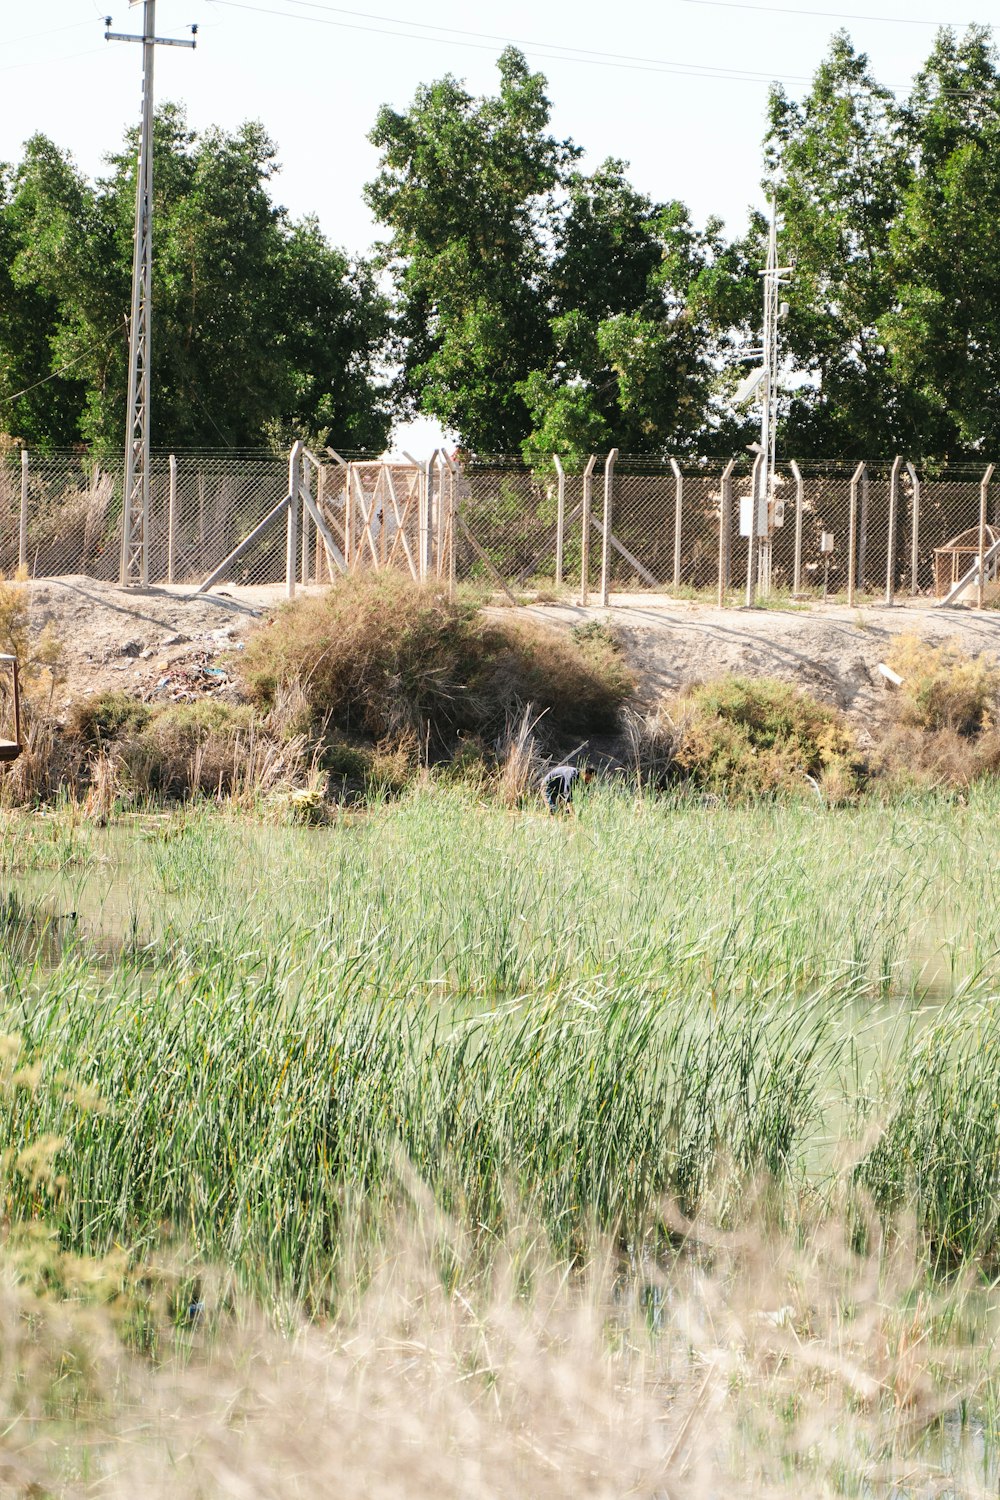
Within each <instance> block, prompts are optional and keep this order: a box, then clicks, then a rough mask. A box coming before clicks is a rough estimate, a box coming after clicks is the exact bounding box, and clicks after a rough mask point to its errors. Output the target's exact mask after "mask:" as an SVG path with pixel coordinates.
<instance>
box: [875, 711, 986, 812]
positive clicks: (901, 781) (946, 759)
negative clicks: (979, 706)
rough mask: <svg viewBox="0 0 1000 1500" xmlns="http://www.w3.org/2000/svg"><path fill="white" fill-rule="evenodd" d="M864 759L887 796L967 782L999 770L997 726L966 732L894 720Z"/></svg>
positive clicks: (963, 784)
mask: <svg viewBox="0 0 1000 1500" xmlns="http://www.w3.org/2000/svg"><path fill="white" fill-rule="evenodd" d="M869 764H870V769H871V771H872V772H873V774H874V775H876V776H877V777H878V778H879V779H880V780H881V781H882V782H883V783H884V790H885V791H886V792H887V793H889V794H890V795H899V794H901V793H905V792H907V791H918V790H919V791H931V790H933V789H935V788H939V787H941V788H945V787H967V786H970V785H971V784H972V782H974V781H978V779H979V778H980V777H981V776H996V775H997V774H998V773H1000V730H997V729H988V730H986V731H984V733H982V734H980V735H975V736H969V735H963V734H959V732H958V730H957V729H951V728H942V729H920V728H918V727H917V726H916V725H913V724H894V725H892V726H891V727H890V728H889V729H888V731H887V732H886V733H885V734H884V735H883V736H882V738H881V739H880V740H879V741H878V743H877V744H876V745H875V748H874V749H873V750H872V752H871V756H870V760H869Z"/></svg>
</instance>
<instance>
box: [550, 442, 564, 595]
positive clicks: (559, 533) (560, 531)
mask: <svg viewBox="0 0 1000 1500" xmlns="http://www.w3.org/2000/svg"><path fill="white" fill-rule="evenodd" d="M552 462H553V463H554V464H555V466H556V473H557V474H558V476H559V489H558V494H557V498H556V588H557V589H559V588H562V582H563V544H564V542H565V539H566V471H565V469H564V468H563V466H562V460H561V459H560V457H559V455H558V453H553V455H552Z"/></svg>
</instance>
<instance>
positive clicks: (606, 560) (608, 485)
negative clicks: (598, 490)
mask: <svg viewBox="0 0 1000 1500" xmlns="http://www.w3.org/2000/svg"><path fill="white" fill-rule="evenodd" d="M617 457H618V449H617V448H612V450H611V452H610V453H609V454H608V456H607V458H606V459H605V460H604V530H603V535H602V537H601V607H602V608H603V609H607V607H608V590H609V588H610V575H611V511H612V500H613V497H614V485H615V459H616V458H617Z"/></svg>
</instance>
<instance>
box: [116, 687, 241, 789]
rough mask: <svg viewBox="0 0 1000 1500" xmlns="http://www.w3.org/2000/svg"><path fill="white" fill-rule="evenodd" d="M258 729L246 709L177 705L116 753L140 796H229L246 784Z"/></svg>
mask: <svg viewBox="0 0 1000 1500" xmlns="http://www.w3.org/2000/svg"><path fill="white" fill-rule="evenodd" d="M253 728H254V725H253V714H252V711H251V710H250V709H249V708H246V707H244V706H242V705H234V704H230V703H218V702H215V701H212V700H207V701H205V702H201V703H178V704H172V705H171V706H170V707H169V708H164V709H161V710H160V711H159V712H157V713H154V714H153V715H152V716H151V717H150V718H149V720H148V721H147V723H146V724H145V725H144V726H143V727H142V728H141V729H140V730H138V732H136V733H135V734H132V735H129V736H127V737H125V738H122V739H120V740H119V741H118V742H117V750H118V754H119V756H120V759H121V762H122V765H123V767H124V768H125V771H126V774H127V777H128V780H129V783H130V784H131V786H132V788H133V790H134V791H136V792H137V793H139V794H149V793H156V794H159V795H161V796H177V795H184V794H187V793H189V792H199V791H201V792H209V793H214V794H216V795H218V796H225V795H228V794H230V793H231V792H233V791H234V790H236V789H237V788H238V787H239V786H240V784H241V781H242V779H243V769H244V765H245V762H246V759H247V756H248V753H249V746H250V741H251V739H252V736H253Z"/></svg>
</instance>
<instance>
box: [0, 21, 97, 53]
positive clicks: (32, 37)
mask: <svg viewBox="0 0 1000 1500" xmlns="http://www.w3.org/2000/svg"><path fill="white" fill-rule="evenodd" d="M93 24H94V23H93V22H92V21H91V20H89V19H88V20H86V21H71V22H70V23H69V25H68V26H50V27H49V29H48V30H47V31H29V32H28V34H27V36H9V37H7V38H6V39H5V41H6V45H7V46H8V47H16V46H17V44H18V43H19V42H36V41H39V40H40V39H41V38H42V37H45V38H46V40H47V39H48V38H49V37H50V36H59V35H60V34H61V33H62V32H64V31H80V30H81V29H82V28H83V27H84V26H88V27H89V26H92V25H93Z"/></svg>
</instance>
